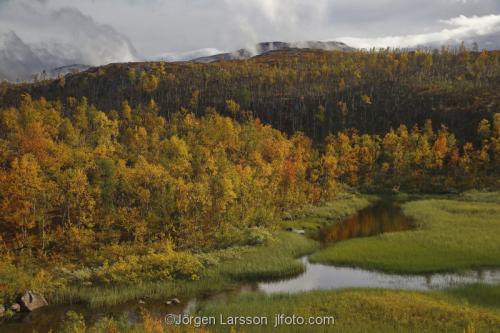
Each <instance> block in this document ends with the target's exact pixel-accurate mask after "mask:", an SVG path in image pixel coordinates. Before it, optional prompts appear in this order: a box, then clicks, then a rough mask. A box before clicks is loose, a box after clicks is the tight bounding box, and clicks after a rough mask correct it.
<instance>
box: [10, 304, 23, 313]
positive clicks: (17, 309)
mask: <svg viewBox="0 0 500 333" xmlns="http://www.w3.org/2000/svg"><path fill="white" fill-rule="evenodd" d="M10 309H11V310H12V311H14V312H21V305H19V304H18V303H14V304H12V305H11V306H10Z"/></svg>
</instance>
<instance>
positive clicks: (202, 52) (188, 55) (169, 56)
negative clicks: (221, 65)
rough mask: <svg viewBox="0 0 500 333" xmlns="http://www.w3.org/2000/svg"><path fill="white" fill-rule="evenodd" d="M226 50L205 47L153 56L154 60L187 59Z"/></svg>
mask: <svg viewBox="0 0 500 333" xmlns="http://www.w3.org/2000/svg"><path fill="white" fill-rule="evenodd" d="M224 52H225V51H222V50H218V49H213V48H205V49H199V50H193V51H188V52H169V53H164V54H162V55H160V56H157V57H155V58H153V60H164V61H186V60H191V59H196V58H201V57H209V56H213V55H215V54H220V53H224Z"/></svg>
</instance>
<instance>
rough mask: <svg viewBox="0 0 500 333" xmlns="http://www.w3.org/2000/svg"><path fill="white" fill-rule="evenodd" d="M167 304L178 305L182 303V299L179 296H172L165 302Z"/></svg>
mask: <svg viewBox="0 0 500 333" xmlns="http://www.w3.org/2000/svg"><path fill="white" fill-rule="evenodd" d="M165 304H166V305H177V304H181V301H180V300H179V299H178V298H172V299H169V300H168V301H166V302H165Z"/></svg>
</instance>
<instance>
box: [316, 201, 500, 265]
mask: <svg viewBox="0 0 500 333" xmlns="http://www.w3.org/2000/svg"><path fill="white" fill-rule="evenodd" d="M499 197H500V194H499V193H496V194H491V193H490V194H484V193H483V194H478V193H472V194H471V193H470V192H469V193H466V194H464V195H462V196H459V197H458V198H457V199H455V200H449V199H446V200H439V199H427V200H419V201H410V202H407V203H405V204H403V212H404V214H406V215H407V216H410V217H412V218H414V219H415V222H416V225H417V228H416V229H415V230H410V231H404V232H398V233H388V234H381V235H378V236H374V237H370V238H363V239H351V240H348V241H343V242H339V243H336V244H333V245H331V246H329V247H327V248H326V249H323V250H321V251H318V252H316V253H314V254H313V255H312V256H311V258H310V259H311V261H312V262H321V263H325V264H336V265H346V266H359V267H363V268H368V269H377V270H383V271H388V272H396V273H432V272H455V271H461V270H467V269H474V268H494V267H500V205H499V204H498V201H497V200H498V198H499ZM485 198H486V199H485Z"/></svg>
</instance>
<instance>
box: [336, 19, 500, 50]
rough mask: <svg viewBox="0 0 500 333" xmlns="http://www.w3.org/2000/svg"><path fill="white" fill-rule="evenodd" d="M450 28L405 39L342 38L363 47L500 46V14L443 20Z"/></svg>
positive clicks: (348, 42)
mask: <svg viewBox="0 0 500 333" xmlns="http://www.w3.org/2000/svg"><path fill="white" fill-rule="evenodd" d="M440 22H441V23H442V24H445V25H446V26H447V27H446V28H444V29H442V30H440V31H435V32H429V33H424V34H412V35H404V36H385V37H377V38H352V37H341V38H339V39H340V40H341V41H343V42H344V43H347V44H349V45H351V46H354V47H360V48H371V47H375V48H385V47H392V48H396V47H400V48H405V47H417V46H440V45H451V46H453V45H457V44H459V43H461V42H462V41H463V42H466V43H467V44H472V43H474V42H476V43H478V44H479V46H480V47H482V48H487V49H492V48H499V47H500V39H499V37H500V15H486V16H471V17H467V16H464V15H460V16H458V17H455V18H451V19H448V20H440Z"/></svg>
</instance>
